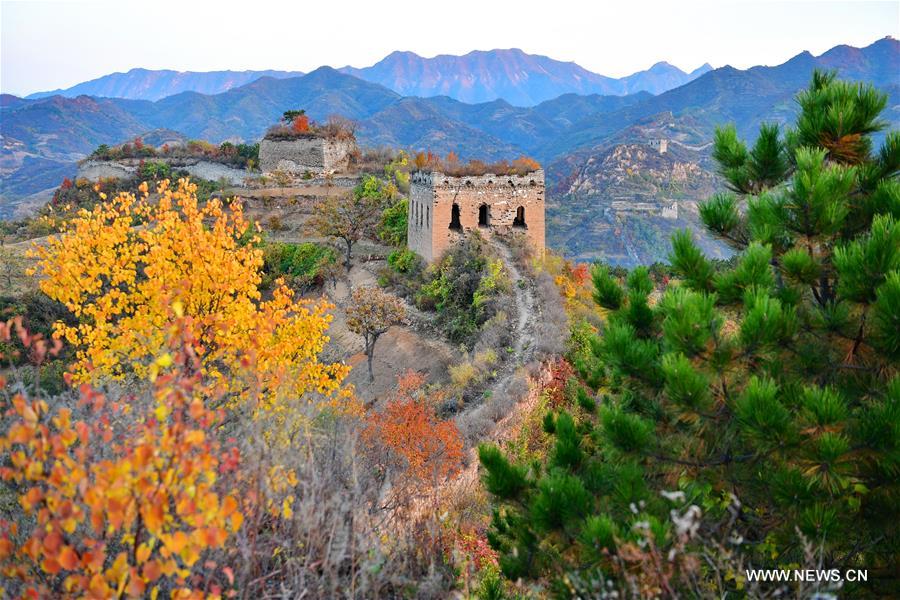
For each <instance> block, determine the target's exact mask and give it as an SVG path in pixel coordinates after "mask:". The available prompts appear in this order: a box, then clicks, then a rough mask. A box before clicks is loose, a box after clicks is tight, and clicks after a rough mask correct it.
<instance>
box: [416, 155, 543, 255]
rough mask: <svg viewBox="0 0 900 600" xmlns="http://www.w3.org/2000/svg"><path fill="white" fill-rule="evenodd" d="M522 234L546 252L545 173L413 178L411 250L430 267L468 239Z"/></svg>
mask: <svg viewBox="0 0 900 600" xmlns="http://www.w3.org/2000/svg"><path fill="white" fill-rule="evenodd" d="M472 231H478V232H480V233H481V235H483V236H485V237H491V236H493V235H510V234H514V233H520V234H522V235H524V236H525V238H526V239H527V240H528V243H529V244H530V245H531V247H532V248H533V249H534V250H535V251H536V252H537V253H538V254H542V253H543V251H544V171H543V170H540V169H538V170H536V171H532V172H531V173H527V174H525V175H495V174H491V173H487V174H484V175H474V176H468V175H462V176H451V175H446V174H444V173H441V172H438V171H431V172H427V171H417V172H414V173H413V174H412V177H411V181H410V191H409V218H408V224H407V237H408V241H407V244H408V246H409V248H410V249H412V250H414V251H415V252H417V253H418V254H419V255H421V256H422V257H423V258H424V259H425V260H426V261H428V262H431V261H433V260H435V259H437V258H440V256H441V255H442V254H443V253H444V251H446V250H447V249H448V248H449V247H450V246H452V245H453V244H454V243H455V242H456V241H457V240H459V239H461V238H462V237H463V236H465V235H466V234H467V233H469V232H472Z"/></svg>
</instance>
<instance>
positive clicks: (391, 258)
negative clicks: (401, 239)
mask: <svg viewBox="0 0 900 600" xmlns="http://www.w3.org/2000/svg"><path fill="white" fill-rule="evenodd" d="M387 262H388V265H390V267H391V268H392V269H393V270H394V271H396V272H398V273H411V272H413V271H414V270H415V269H416V268H418V267H419V266H420V265H421V263H422V259H421V258H420V257H419V255H418V254H416V253H415V252H413V251H412V250H409V249H403V250H394V251H393V252H391V253H390V254H388V257H387Z"/></svg>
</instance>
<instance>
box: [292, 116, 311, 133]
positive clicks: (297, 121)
mask: <svg viewBox="0 0 900 600" xmlns="http://www.w3.org/2000/svg"><path fill="white" fill-rule="evenodd" d="M291 128H292V129H293V130H294V133H308V132H309V117H307V116H306V115H298V116H296V117H294V120H293V122H292V123H291Z"/></svg>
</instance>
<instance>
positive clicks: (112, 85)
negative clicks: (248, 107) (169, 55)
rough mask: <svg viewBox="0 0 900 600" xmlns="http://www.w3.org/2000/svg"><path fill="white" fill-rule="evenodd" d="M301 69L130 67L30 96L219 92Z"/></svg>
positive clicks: (295, 74) (291, 74)
mask: <svg viewBox="0 0 900 600" xmlns="http://www.w3.org/2000/svg"><path fill="white" fill-rule="evenodd" d="M300 75H303V73H302V72H300V71H272V70H269V71H203V72H198V71H172V70H169V69H162V70H151V69H131V70H130V71H128V72H127V73H111V74H109V75H104V76H103V77H98V78H97V79H91V80H90V81H85V82H82V83H79V84H77V85H73V86H72V87H70V88H66V89H58V90H52V91H49V92H37V93H34V94H30V95H29V96H28V98H29V99H31V100H34V99H37V98H48V97H50V96H65V97H66V98H76V97H78V96H98V97H102V98H127V99H130V100H159V99H161V98H165V97H166V96H173V95H175V94H179V93H181V92H200V93H201V94H220V93H222V92H226V91H228V90H230V89H231V88H235V87H240V86H242V85H245V84H248V83H250V82H253V81H256V80H257V79H259V78H260V77H275V78H278V79H284V78H286V77H299V76H300Z"/></svg>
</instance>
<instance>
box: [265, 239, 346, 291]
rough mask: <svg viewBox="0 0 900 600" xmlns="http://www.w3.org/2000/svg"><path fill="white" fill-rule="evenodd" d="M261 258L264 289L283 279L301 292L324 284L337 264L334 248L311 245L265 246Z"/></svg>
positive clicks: (277, 244)
mask: <svg viewBox="0 0 900 600" xmlns="http://www.w3.org/2000/svg"><path fill="white" fill-rule="evenodd" d="M263 256H264V263H263V271H264V274H265V275H264V281H263V284H264V286H267V287H268V286H271V284H272V282H273V281H274V280H275V279H277V278H279V277H284V278H285V279H286V280H288V282H289V283H290V284H291V285H292V286H293V287H296V288H298V289H300V290H301V291H305V290H307V289H310V288H313V287H315V286H318V285H321V284H322V283H324V282H325V280H326V279H327V278H328V277H330V276H331V273H332V269H333V268H334V267H335V265H337V263H338V255H337V252H336V251H335V250H334V248H331V247H329V246H325V245H322V244H315V243H312V242H303V243H302V244H288V243H281V242H271V243H268V244H266V245H265V247H264V249H263Z"/></svg>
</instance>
